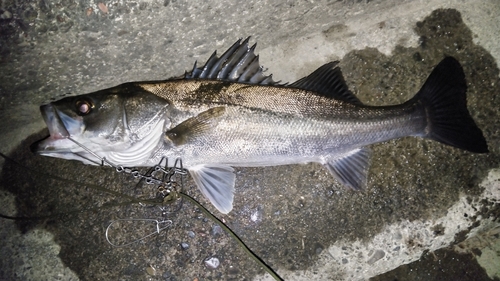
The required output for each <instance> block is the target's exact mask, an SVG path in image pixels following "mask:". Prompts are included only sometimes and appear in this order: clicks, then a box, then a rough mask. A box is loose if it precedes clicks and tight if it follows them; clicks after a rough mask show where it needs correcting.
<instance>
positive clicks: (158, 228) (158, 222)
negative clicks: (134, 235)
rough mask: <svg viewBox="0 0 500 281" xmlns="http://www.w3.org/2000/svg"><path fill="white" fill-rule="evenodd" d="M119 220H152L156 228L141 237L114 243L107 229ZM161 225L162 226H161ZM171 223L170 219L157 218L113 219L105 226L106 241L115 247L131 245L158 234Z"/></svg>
mask: <svg viewBox="0 0 500 281" xmlns="http://www.w3.org/2000/svg"><path fill="white" fill-rule="evenodd" d="M119 222H153V223H155V224H156V229H155V231H153V232H151V233H149V234H147V235H144V236H142V237H141V238H138V239H135V240H132V241H130V242H125V243H123V244H116V243H113V242H111V240H110V239H109V236H110V235H109V230H110V228H111V226H112V225H113V224H115V223H119ZM163 224H165V225H163ZM162 225H163V226H162ZM171 225H172V221H171V220H158V219H116V220H113V221H111V222H110V223H109V224H108V227H106V233H105V235H106V240H107V241H108V243H109V244H110V245H111V246H113V247H117V248H120V247H126V246H129V245H132V244H134V243H137V242H140V241H142V240H144V239H146V238H148V237H151V236H153V235H156V234H160V232H161V231H162V230H164V229H166V228H167V227H169V226H171Z"/></svg>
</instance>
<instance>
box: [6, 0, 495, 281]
mask: <svg viewBox="0 0 500 281" xmlns="http://www.w3.org/2000/svg"><path fill="white" fill-rule="evenodd" d="M247 36H252V41H253V42H258V47H257V53H259V54H260V61H261V64H263V65H264V66H265V67H267V68H268V70H267V72H268V73H273V74H274V77H275V79H276V80H282V81H294V80H296V79H298V78H300V77H302V76H304V75H307V74H308V73H310V72H311V71H313V70H314V69H315V68H317V67H319V66H320V65H322V64H323V63H325V62H328V61H331V60H341V65H342V69H343V72H344V75H345V77H346V80H347V82H348V84H349V86H350V87H351V89H352V91H353V92H354V93H355V94H356V95H357V96H358V97H359V98H360V99H361V100H362V101H363V102H366V103H368V104H373V105H385V104H395V103H400V102H403V101H405V100H407V99H409V98H411V97H412V96H413V94H414V93H416V91H417V90H418V89H419V87H420V86H421V84H422V83H423V81H424V80H425V78H426V77H427V75H428V74H429V73H430V71H431V70H432V67H433V66H434V65H436V64H437V63H438V62H439V60H440V59H442V58H443V56H444V55H453V56H455V57H456V58H457V59H458V60H459V61H460V62H461V63H462V64H463V66H464V70H465V73H466V77H467V81H468V87H469V90H468V105H469V110H470V112H471V114H472V116H473V117H474V119H475V120H476V122H477V124H478V125H479V126H480V127H481V128H482V130H483V132H484V134H485V137H486V139H487V141H488V144H489V148H490V153H489V154H488V155H474V154H471V153H467V152H463V151H459V150H457V149H453V148H450V147H445V146H443V145H440V144H438V143H435V142H431V141H426V140H421V139H415V138H406V139H402V140H396V141H390V142H387V143H384V144H379V145H374V146H373V147H372V149H373V151H374V153H373V159H372V166H371V170H370V179H369V184H368V188H367V190H366V191H364V192H352V191H349V190H345V189H344V188H343V187H341V186H340V185H339V184H338V183H337V182H336V181H335V180H334V179H333V178H331V176H330V175H329V174H328V173H327V172H326V171H324V170H323V169H322V168H321V167H320V166H318V165H314V164H310V165H300V166H299V165H296V166H282V167H270V168H241V169H238V170H237V172H238V175H237V187H236V199H235V200H236V201H235V207H234V209H233V211H232V212H231V213H230V214H229V215H226V216H221V215H220V214H218V213H215V214H216V215H218V217H219V218H221V219H223V220H224V221H225V222H226V223H227V224H228V226H229V227H231V228H232V229H233V230H234V231H235V232H236V233H237V234H238V235H240V237H241V238H242V239H243V241H245V243H247V245H248V246H249V247H250V248H251V249H252V250H253V251H255V253H257V254H258V255H259V256H260V257H261V258H262V259H263V260H264V261H265V262H267V263H268V264H269V265H270V266H272V267H273V268H274V269H275V270H276V271H277V272H278V273H279V274H280V275H281V276H282V277H283V278H285V279H286V280H366V279H368V278H370V277H373V278H374V280H490V279H492V278H499V277H498V268H500V266H499V265H500V261H499V260H498V256H499V254H498V247H499V246H498V245H499V239H498V236H499V234H498V224H499V222H498V219H499V216H500V208H499V200H500V184H499V182H500V170H499V169H498V166H499V165H498V164H499V157H498V156H499V140H500V134H499V129H498V128H500V126H499V125H500V124H499V120H500V118H499V116H500V114H499V109H500V97H499V95H498V93H499V88H500V86H499V70H498V61H499V59H500V44H499V40H500V39H499V38H500V3H498V1H496V0H490V1H479V0H477V1H460V0H450V1H438V0H427V1H424V0H415V1H396V0H379V1H376V0H373V1H245V3H244V4H243V3H238V4H235V3H231V2H223V1H204V2H187V1H169V0H165V1H106V2H104V3H103V4H100V3H99V2H98V1H96V2H95V1H88V0H81V1H72V0H61V1H3V2H1V6H0V77H1V80H0V81H1V82H0V117H1V120H2V122H1V124H0V132H1V137H0V144H1V145H0V147H1V149H0V151H1V152H3V153H8V154H9V155H10V156H11V157H12V158H13V159H15V160H16V161H17V162H18V163H20V164H22V166H20V165H18V164H16V163H14V162H12V161H3V168H2V173H1V181H0V182H1V189H2V190H1V191H2V193H1V194H2V195H1V197H0V198H1V202H2V203H1V206H2V207H1V209H0V212H1V213H2V214H9V215H16V216H20V217H39V219H38V220H17V221H11V220H4V219H1V220H0V223H1V224H2V227H1V228H0V237H2V239H1V240H0V248H1V251H0V255H1V259H0V268H1V270H0V279H3V280H271V277H270V276H269V275H267V274H265V272H264V271H263V270H262V269H261V268H260V267H258V266H257V265H256V264H255V262H254V261H253V260H252V259H250V258H249V257H248V256H246V254H245V253H244V252H243V251H242V250H241V249H240V248H239V247H238V245H237V244H236V243H235V242H234V241H233V240H232V239H231V237H230V236H228V235H227V234H225V233H224V232H221V231H220V230H219V229H218V228H217V227H216V226H215V223H214V222H212V221H210V220H209V219H207V218H206V217H205V216H204V215H203V213H202V212H200V210H199V209H198V208H196V207H194V206H193V205H192V204H189V203H187V202H184V204H182V206H181V208H180V209H179V210H177V211H175V212H172V213H168V214H167V215H166V218H168V219H170V220H172V226H171V227H169V228H168V229H167V230H166V231H162V233H161V234H160V235H158V236H155V237H152V238H149V239H145V240H143V241H141V242H140V243H137V244H134V245H132V246H129V247H123V248H114V247H112V246H110V245H109V244H108V243H107V242H106V240H105V236H104V232H105V229H106V227H107V226H108V224H109V223H110V222H111V221H112V220H114V219H118V218H156V217H159V216H161V211H160V210H159V209H158V208H157V207H154V206H140V205H137V204H127V203H126V202H127V199H126V198H124V197H121V196H120V195H117V194H110V193H109V192H106V191H103V190H102V188H103V187H104V188H107V189H109V190H112V191H115V192H119V193H120V194H127V195H132V196H136V197H137V196H141V197H151V196H154V192H155V191H154V190H152V189H151V187H148V186H143V187H136V183H135V182H134V181H133V179H131V178H129V177H127V176H124V175H121V174H117V173H115V172H114V171H113V170H112V169H109V168H101V167H87V166H83V165H82V164H80V163H76V162H75V163H74V162H69V161H64V160H58V159H49V158H43V157H35V156H33V155H31V154H30V153H29V145H30V144H31V143H32V142H34V141H35V140H38V139H40V138H41V137H43V136H44V135H46V134H47V131H46V130H44V128H45V125H44V123H43V121H42V118H41V115H40V114H39V112H38V107H39V105H40V104H43V103H45V102H47V101H50V100H51V99H57V98H58V97H60V96H62V95H64V94H66V93H72V94H83V93H88V92H91V91H95V90H99V89H103V88H106V87H111V86H114V85H117V84H120V83H123V82H129V81H141V80H157V79H165V78H168V77H172V76H177V75H180V74H182V73H183V72H184V71H185V70H189V69H190V68H191V67H192V64H193V63H194V61H195V60H199V61H200V62H204V61H205V60H206V59H207V58H208V57H209V55H210V54H211V52H213V50H216V49H217V50H219V51H223V50H225V49H226V48H227V47H229V46H230V45H231V44H232V43H233V42H234V41H235V40H236V39H237V38H242V37H243V38H244V37H247ZM55 176H59V177H62V178H65V179H68V180H69V181H65V180H62V179H60V178H56V177H55ZM186 188H187V190H188V192H189V194H191V195H192V196H194V197H196V198H197V199H198V200H200V202H201V203H202V204H204V205H205V206H207V208H209V209H210V210H212V211H214V209H213V208H212V207H211V206H210V205H209V204H208V203H207V201H206V200H204V198H202V196H201V195H200V194H199V192H198V191H197V190H196V189H195V188H194V185H193V183H192V182H191V181H190V179H188V181H187V182H186ZM121 202H125V203H124V204H123V205H120V206H116V205H118V204H120V203H121ZM146 227H151V228H152V229H153V230H154V225H153V226H151V225H137V227H135V226H132V227H130V228H127V229H126V230H125V229H117V230H118V231H121V232H119V233H116V238H117V239H118V238H123V239H128V238H130V239H134V238H133V237H136V236H140V235H141V233H142V231H145V232H144V233H149V231H150V230H148V229H144V228H146ZM183 243H184V244H183ZM181 245H182V246H181ZM186 245H187V246H186ZM210 257H216V258H218V259H219V261H220V265H219V266H218V267H217V268H216V269H209V268H207V266H206V265H205V263H204V261H205V259H207V258H210ZM481 266H482V267H481Z"/></svg>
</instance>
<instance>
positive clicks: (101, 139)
mask: <svg viewBox="0 0 500 281" xmlns="http://www.w3.org/2000/svg"><path fill="white" fill-rule="evenodd" d="M255 48H256V44H254V45H252V46H250V45H249V38H247V39H245V40H243V41H242V39H239V40H237V41H236V42H235V43H234V44H233V45H232V46H231V47H230V48H229V49H228V50H227V51H225V52H224V53H223V54H222V55H221V56H220V57H219V56H218V55H217V52H216V51H215V52H214V53H213V54H212V55H211V56H210V58H209V59H208V61H207V62H206V63H205V64H204V65H203V66H201V67H198V66H197V63H196V62H195V64H194V67H193V68H192V70H191V71H189V72H187V71H186V72H185V73H184V75H181V76H177V77H173V78H170V79H167V80H161V81H160V80H158V81H146V82H129V83H124V84H121V85H118V86H115V87H112V88H108V89H103V90H99V91H96V92H93V93H89V94H83V95H77V96H70V97H65V98H63V99H60V100H58V101H55V102H50V103H48V104H45V105H42V106H40V111H41V114H42V116H43V119H44V121H45V123H46V125H47V128H48V131H49V136H48V137H47V138H45V139H42V140H40V141H38V142H36V143H34V144H33V145H32V147H31V148H32V151H33V152H34V153H36V154H38V155H42V156H49V157H57V158H62V159H68V160H77V161H81V162H83V163H84V164H90V165H103V160H105V162H106V163H108V164H109V163H113V166H119V165H121V166H124V167H152V166H154V165H156V164H158V163H159V162H160V161H161V159H163V157H167V158H169V159H181V161H182V165H183V167H184V168H185V169H186V170H187V171H188V172H189V174H190V175H191V177H192V178H193V180H194V182H195V184H196V186H197V187H198V188H199V190H200V191H201V193H202V194H203V195H204V196H205V197H206V198H207V199H208V200H209V201H210V202H211V203H212V204H213V205H214V206H215V208H216V209H217V210H218V211H220V212H221V213H223V214H227V213H229V212H230V211H231V210H232V209H233V200H234V192H235V181H236V176H235V171H234V167H266V166H278V165H290V164H305V163H311V162H316V163H320V164H321V165H323V166H324V167H325V168H326V170H328V171H329V172H330V173H331V174H332V175H333V177H334V178H336V179H337V180H338V181H339V182H340V183H341V184H342V185H344V186H346V187H348V188H351V189H354V190H362V189H364V188H365V187H366V184H367V177H368V170H369V162H370V157H371V150H370V147H369V146H370V145H371V144H375V143H380V142H385V141H388V140H391V139H397V138H402V137H407V136H414V137H420V138H425V139H431V140H434V141H438V142H440V143H443V144H445V145H449V146H453V147H456V148H459V149H462V150H466V151H470V152H472V153H487V152H488V145H487V142H486V140H485V138H484V136H483V133H482V131H481V129H480V128H479V127H478V126H477V125H476V123H475V122H474V120H473V118H472V117H471V115H470V113H469V111H468V109H467V97H466V91H467V84H466V80H465V74H464V71H463V69H462V66H461V65H460V63H459V62H458V61H457V60H456V59H455V58H453V57H444V58H443V59H442V61H441V62H440V63H439V64H437V66H435V68H434V69H433V71H432V72H431V74H430V75H429V77H428V78H427V80H426V81H425V82H424V84H423V86H422V88H421V89H420V90H419V91H418V92H417V93H416V94H415V95H414V97H413V98H411V99H409V100H408V101H406V102H404V103H402V104H398V105H388V106H370V105H366V104H363V103H362V102H361V101H360V100H359V99H358V98H357V97H356V96H355V95H354V94H353V93H352V92H351V91H350V90H349V88H348V86H347V84H346V82H345V79H344V77H343V75H342V72H341V69H340V67H339V62H338V61H333V62H329V63H326V64H324V65H323V66H321V67H319V68H318V69H317V70H315V71H314V72H312V73H311V74H310V75H308V76H306V77H304V78H302V79H299V80H298V81H296V82H293V83H281V82H280V81H274V80H273V78H272V75H265V74H264V70H263V67H262V66H261V65H260V63H259V56H258V55H255Z"/></svg>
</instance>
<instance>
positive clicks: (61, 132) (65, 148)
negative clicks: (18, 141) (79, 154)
mask: <svg viewBox="0 0 500 281" xmlns="http://www.w3.org/2000/svg"><path fill="white" fill-rule="evenodd" d="M40 111H41V113H42V117H43V120H44V121H45V124H46V125H47V128H48V129H49V134H50V135H49V136H48V137H46V138H45V139H42V140H40V141H37V142H35V143H33V144H32V145H31V147H30V149H31V151H32V152H33V153H35V154H40V155H47V156H53V155H51V154H55V153H57V154H61V153H69V152H70V151H71V148H72V147H74V146H75V143H74V142H72V141H71V140H70V137H71V133H70V132H71V131H76V129H78V128H79V127H80V124H81V121H79V120H75V119H73V118H71V117H70V116H68V115H66V114H64V113H62V112H61V111H59V110H57V108H56V107H55V106H54V105H53V104H51V103H49V104H46V105H42V106H40Z"/></svg>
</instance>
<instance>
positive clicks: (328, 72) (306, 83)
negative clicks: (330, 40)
mask: <svg viewBox="0 0 500 281" xmlns="http://www.w3.org/2000/svg"><path fill="white" fill-rule="evenodd" d="M338 63H339V62H338V61H333V62H330V63H327V64H324V65H323V66H321V67H320V68H318V69H316V70H315V71H314V72H313V73H311V74H309V75H308V76H306V77H304V78H302V79H299V80H297V81H296V82H294V83H292V84H290V85H289V87H294V88H299V89H303V90H308V91H313V92H315V93H317V94H318V95H320V96H323V97H327V98H332V99H336V100H342V101H346V102H349V103H352V104H357V105H361V104H362V103H361V101H359V100H358V98H357V97H356V96H354V95H353V93H351V91H349V88H348V87H347V85H346V83H345V80H344V77H343V76H342V71H341V70H340V67H339V66H338Z"/></svg>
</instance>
